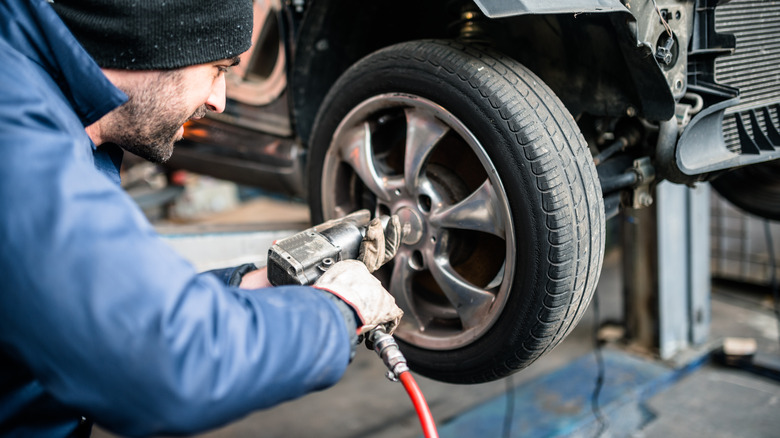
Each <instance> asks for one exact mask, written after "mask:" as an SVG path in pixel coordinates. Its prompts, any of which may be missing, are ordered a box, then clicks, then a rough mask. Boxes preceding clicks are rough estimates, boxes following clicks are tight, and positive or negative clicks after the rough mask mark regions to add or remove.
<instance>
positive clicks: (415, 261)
mask: <svg viewBox="0 0 780 438" xmlns="http://www.w3.org/2000/svg"><path fill="white" fill-rule="evenodd" d="M409 263H410V264H411V265H412V268H414V269H418V270H419V269H422V268H423V265H424V262H423V255H422V253H421V252H420V251H416V250H415V251H414V252H412V258H411V259H410V260H409Z"/></svg>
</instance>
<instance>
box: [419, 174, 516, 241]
mask: <svg viewBox="0 0 780 438" xmlns="http://www.w3.org/2000/svg"><path fill="white" fill-rule="evenodd" d="M500 205H501V203H500V200H499V199H498V196H497V195H496V191H495V190H493V184H491V183H490V180H485V182H484V183H482V185H481V186H480V187H479V188H478V189H477V190H475V191H474V193H472V194H471V195H469V196H468V197H467V198H465V199H463V200H462V201H460V202H458V203H457V204H453V205H450V206H447V207H445V208H443V209H441V210H439V211H435V212H433V213H432V214H431V217H430V222H431V224H434V225H436V226H438V227H441V228H456V229H463V230H474V231H481V232H484V233H490V234H494V235H496V236H498V237H500V238H502V239H506V224H505V223H504V215H503V214H501V212H500V207H499V206H500Z"/></svg>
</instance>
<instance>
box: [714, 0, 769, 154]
mask: <svg viewBox="0 0 780 438" xmlns="http://www.w3.org/2000/svg"><path fill="white" fill-rule="evenodd" d="M715 30H716V32H718V33H729V34H733V35H734V36H735V37H736V40H737V47H736V50H735V52H734V54H732V55H728V56H721V57H719V58H718V59H717V60H716V61H715V80H716V81H717V82H718V83H720V84H724V85H730V86H732V87H736V88H738V89H739V92H740V103H739V105H737V106H735V107H733V108H731V109H730V110H729V111H728V113H729V114H728V115H727V116H726V117H725V119H724V121H723V135H724V139H725V140H726V145H727V147H728V148H729V149H730V150H732V151H734V152H740V151H741V150H742V148H741V144H740V139H739V133H738V128H737V117H741V118H742V120H743V126H744V127H745V130H746V131H747V133H748V135H750V136H753V124H752V123H750V120H749V116H748V114H747V113H745V112H746V111H748V110H751V109H756V108H763V107H770V106H772V104H775V103H779V102H780V1H775V0H772V1H764V0H761V1H758V0H733V1H731V2H729V3H727V4H725V5H723V6H720V7H718V8H717V9H716V10H715ZM775 108H776V107H775ZM755 115H756V121H757V122H758V125H759V126H760V127H761V129H762V130H764V131H765V128H766V123H767V122H768V120H766V118H765V114H764V112H763V111H757V112H756V113H755ZM777 117H778V115H777V113H776V112H775V111H770V112H769V119H770V120H771V122H773V123H774V125H775V126H780V120H778V119H777Z"/></svg>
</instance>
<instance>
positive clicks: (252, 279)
mask: <svg viewBox="0 0 780 438" xmlns="http://www.w3.org/2000/svg"><path fill="white" fill-rule="evenodd" d="M271 286H273V285H272V284H271V282H270V281H268V268H266V267H263V268H260V269H257V270H254V271H252V272H247V273H246V274H244V276H243V277H241V284H240V285H239V286H238V287H240V288H241V289H261V288H264V287H271Z"/></svg>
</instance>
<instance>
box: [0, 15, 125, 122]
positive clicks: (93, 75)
mask: <svg viewBox="0 0 780 438" xmlns="http://www.w3.org/2000/svg"><path fill="white" fill-rule="evenodd" d="M0 12H2V13H0V24H2V25H0V38H2V39H4V40H5V41H6V42H8V43H9V44H10V45H11V46H12V47H13V48H14V49H16V50H18V51H19V52H20V53H22V54H24V55H25V56H27V57H28V58H29V59H31V60H32V61H33V62H35V63H37V64H39V65H41V66H42V67H43V68H44V69H45V70H46V72H47V73H48V74H49V75H50V76H51V77H52V79H54V80H55V81H56V82H57V84H58V85H59V87H60V89H61V91H62V92H63V94H64V95H65V97H66V98H67V99H68V101H70V104H71V106H72V108H73V111H74V112H75V113H76V114H77V115H78V116H79V119H80V120H81V123H82V124H83V125H84V126H88V125H91V124H92V123H94V122H95V121H97V120H98V119H100V118H101V117H103V116H104V115H106V114H107V113H108V112H110V111H111V110H113V109H114V108H116V107H118V106H120V105H122V104H123V103H125V102H126V101H127V96H126V95H125V94H124V93H123V92H122V91H121V90H119V89H118V88H116V87H115V86H114V85H113V84H112V83H111V82H110V81H109V80H108V78H106V76H105V75H104V74H103V72H102V71H101V70H100V67H99V66H98V65H97V64H96V63H95V61H94V60H93V59H92V58H91V57H90V56H89V54H88V53H87V52H86V50H84V48H83V47H81V45H80V44H79V43H78V41H77V40H76V38H75V37H74V36H73V35H72V34H71V33H70V31H69V30H68V28H67V27H66V26H65V24H63V23H62V21H61V20H60V18H59V16H57V13H56V12H54V9H53V8H52V7H51V6H50V5H48V4H47V3H46V2H45V1H44V0H3V1H2V2H0Z"/></svg>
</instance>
